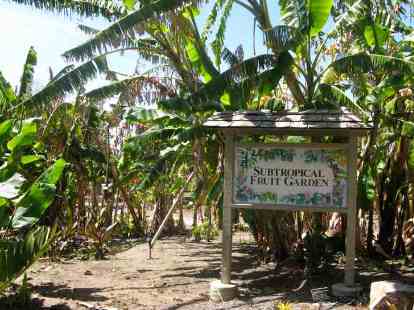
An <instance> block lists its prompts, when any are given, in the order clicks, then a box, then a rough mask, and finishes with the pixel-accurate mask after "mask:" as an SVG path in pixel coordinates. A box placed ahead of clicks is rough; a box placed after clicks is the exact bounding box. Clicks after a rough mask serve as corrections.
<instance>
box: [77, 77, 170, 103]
mask: <svg viewBox="0 0 414 310" xmlns="http://www.w3.org/2000/svg"><path fill="white" fill-rule="evenodd" d="M143 85H146V86H152V87H155V88H156V89H157V90H159V92H160V94H161V95H163V96H175V93H174V92H172V90H171V89H168V88H167V87H166V86H165V85H164V84H162V82H161V81H159V79H157V78H154V77H148V76H134V77H131V78H127V79H124V80H122V81H117V82H115V83H112V84H110V85H107V86H102V87H100V88H97V89H94V90H91V91H89V92H87V93H85V94H84V95H83V96H84V97H86V98H88V99H90V100H92V101H94V102H97V101H101V100H104V99H108V98H111V97H113V96H115V95H118V94H119V93H121V92H125V91H130V92H134V95H135V97H136V96H137V95H138V93H139V92H140V89H141V88H142V86H143Z"/></svg>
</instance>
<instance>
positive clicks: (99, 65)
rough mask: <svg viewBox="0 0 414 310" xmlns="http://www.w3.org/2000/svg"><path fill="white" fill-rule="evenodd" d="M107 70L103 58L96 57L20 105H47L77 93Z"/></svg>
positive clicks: (53, 81) (52, 82)
mask: <svg viewBox="0 0 414 310" xmlns="http://www.w3.org/2000/svg"><path fill="white" fill-rule="evenodd" d="M107 70H108V67H107V62H106V59H105V57H102V56H99V57H96V58H94V59H92V60H90V61H88V62H86V63H84V64H82V65H80V66H78V67H76V68H75V69H73V70H71V71H69V72H67V73H65V74H63V75H62V76H61V77H59V78H57V79H55V80H52V81H51V82H50V83H49V84H47V85H46V86H45V87H44V88H43V89H41V90H40V91H39V92H37V93H36V94H34V95H33V96H32V97H31V98H29V99H27V100H25V101H23V102H22V103H21V104H22V105H24V106H26V107H30V106H31V107H33V106H36V105H43V104H47V103H48V102H49V101H51V100H53V99H55V98H58V97H63V96H65V95H67V94H70V93H73V92H75V91H79V90H80V89H81V88H82V87H83V86H84V85H85V84H86V82H88V81H89V80H91V79H93V78H95V77H96V76H97V75H98V74H99V73H103V72H106V71H107Z"/></svg>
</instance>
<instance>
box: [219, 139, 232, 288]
mask: <svg viewBox="0 0 414 310" xmlns="http://www.w3.org/2000/svg"><path fill="white" fill-rule="evenodd" d="M233 165H234V136H233V135H231V134H226V139H225V145H224V201H223V202H224V204H223V261H222V271H221V281H222V283H224V284H230V281H231V254H232V249H231V248H232V216H231V211H232V204H233V197H232V196H233V167H234V166H233Z"/></svg>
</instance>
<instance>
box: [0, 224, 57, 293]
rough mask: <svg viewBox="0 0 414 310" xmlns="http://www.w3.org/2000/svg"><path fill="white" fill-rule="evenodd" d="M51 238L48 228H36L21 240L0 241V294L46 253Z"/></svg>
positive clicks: (16, 238)
mask: <svg viewBox="0 0 414 310" xmlns="http://www.w3.org/2000/svg"><path fill="white" fill-rule="evenodd" d="M52 236H53V234H52V233H51V230H50V229H49V228H47V227H36V228H34V229H31V230H29V232H27V233H26V234H25V235H24V236H23V237H22V238H18V237H15V238H11V239H2V240H0V292H2V291H3V290H4V289H5V288H7V286H8V285H10V283H12V282H13V281H14V280H16V279H17V278H18V277H19V276H20V275H21V274H23V272H24V271H26V270H27V268H29V267H30V266H31V265H32V264H33V263H34V262H35V261H36V260H37V259H38V258H39V257H40V256H41V255H43V254H44V253H45V252H46V251H47V249H48V247H49V244H50V241H51V240H52Z"/></svg>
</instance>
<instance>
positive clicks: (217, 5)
mask: <svg viewBox="0 0 414 310" xmlns="http://www.w3.org/2000/svg"><path fill="white" fill-rule="evenodd" d="M225 2H226V1H225V0H218V1H215V2H214V5H213V7H212V9H211V11H210V14H209V15H208V17H207V22H206V24H205V26H204V29H203V33H202V35H201V37H202V38H203V40H206V39H207V37H208V35H209V33H210V31H211V28H212V27H213V26H214V24H215V23H216V20H217V16H218V13H219V11H220V10H221V9H222V7H223V5H224V3H225Z"/></svg>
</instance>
